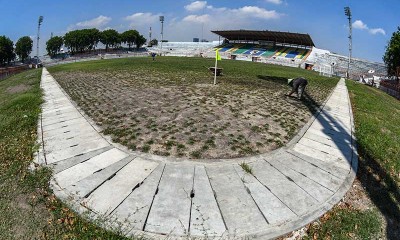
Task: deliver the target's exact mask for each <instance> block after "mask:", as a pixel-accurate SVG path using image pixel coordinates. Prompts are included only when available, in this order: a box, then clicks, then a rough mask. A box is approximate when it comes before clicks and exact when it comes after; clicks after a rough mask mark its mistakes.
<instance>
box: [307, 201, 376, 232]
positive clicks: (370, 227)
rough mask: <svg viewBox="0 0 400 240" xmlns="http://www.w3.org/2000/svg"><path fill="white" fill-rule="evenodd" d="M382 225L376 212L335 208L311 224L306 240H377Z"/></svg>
mask: <svg viewBox="0 0 400 240" xmlns="http://www.w3.org/2000/svg"><path fill="white" fill-rule="evenodd" d="M380 224H381V222H380V220H379V216H378V214H377V213H376V212H375V211H372V210H367V211H359V210H354V209H341V208H335V209H334V210H332V211H330V212H328V213H326V214H324V216H323V217H322V218H321V219H320V222H315V223H313V224H311V226H312V227H310V229H309V230H308V233H307V234H308V236H306V237H305V238H304V239H377V237H378V234H379V231H380Z"/></svg>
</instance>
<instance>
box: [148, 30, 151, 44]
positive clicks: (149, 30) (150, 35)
mask: <svg viewBox="0 0 400 240" xmlns="http://www.w3.org/2000/svg"><path fill="white" fill-rule="evenodd" d="M150 43H151V27H150V30H149V44H148V45H150Z"/></svg>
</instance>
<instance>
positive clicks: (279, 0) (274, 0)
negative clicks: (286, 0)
mask: <svg viewBox="0 0 400 240" xmlns="http://www.w3.org/2000/svg"><path fill="white" fill-rule="evenodd" d="M265 1H266V2H267V3H272V4H276V5H279V4H282V2H283V1H282V0H265Z"/></svg>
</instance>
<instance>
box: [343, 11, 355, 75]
mask: <svg viewBox="0 0 400 240" xmlns="http://www.w3.org/2000/svg"><path fill="white" fill-rule="evenodd" d="M344 14H345V15H346V16H347V19H348V20H349V61H348V63H347V78H349V77H350V62H351V51H352V41H353V38H352V29H353V28H352V25H351V10H350V7H345V8H344Z"/></svg>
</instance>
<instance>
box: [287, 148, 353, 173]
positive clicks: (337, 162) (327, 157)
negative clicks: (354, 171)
mask: <svg viewBox="0 0 400 240" xmlns="http://www.w3.org/2000/svg"><path fill="white" fill-rule="evenodd" d="M293 150H294V151H296V152H298V153H301V154H303V155H306V156H309V157H312V158H317V159H319V160H321V161H324V162H326V163H328V164H332V165H333V166H336V167H340V168H343V169H344V170H346V171H349V170H350V164H349V162H348V161H346V159H343V158H340V157H336V156H333V155H331V154H329V153H327V152H323V151H320V150H317V149H314V148H311V147H308V146H305V145H302V144H300V143H297V144H296V145H295V146H294V147H293Z"/></svg>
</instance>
